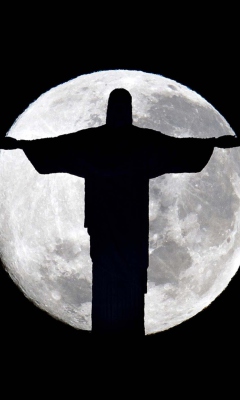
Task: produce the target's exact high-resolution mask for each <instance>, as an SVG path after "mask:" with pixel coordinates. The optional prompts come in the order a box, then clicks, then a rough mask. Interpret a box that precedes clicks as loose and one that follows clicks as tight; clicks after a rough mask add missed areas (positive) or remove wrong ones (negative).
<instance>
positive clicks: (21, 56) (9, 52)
mask: <svg viewBox="0 0 240 400" xmlns="http://www.w3.org/2000/svg"><path fill="white" fill-rule="evenodd" d="M193 28H194V24H193V26H192V29H193ZM192 29H191V30H190V31H189V33H187V34H186V36H185V37H184V38H181V39H178V37H177V35H176V36H175V38H174V40H172V41H171V40H168V41H166V36H164V35H163V34H162V35H160V33H158V34H157V35H156V33H153V32H152V33H151V34H150V35H149V36H148V39H146V38H145V35H144V32H141V35H140V33H139V35H138V31H136V34H133V35H132V37H131V40H130V44H129V38H128V39H126V38H123V37H122V36H121V35H118V36H117V37H114V40H115V44H114V45H112V44H111V43H110V42H108V41H104V39H103V38H101V39H100V38H99V36H98V32H96V35H95V36H94V38H92V39H91V40H88V41H87V40H86V38H85V36H82V35H81V34H80V33H79V36H78V38H79V42H78V41H76V40H75V41H74V46H73V45H72V43H71V42H72V40H71V35H70V36H68V38H66V37H65V36H64V35H62V36H59V35H57V34H55V33H53V34H52V36H51V37H50V38H49V39H46V38H45V39H44V41H43V39H42V37H41V35H37V36H34V35H35V33H36V30H37V29H36V30H34V27H32V29H31V31H30V32H28V35H27V36H24V34H23V33H22V34H21V36H20V37H19V36H18V32H16V35H15V37H14V40H13V41H9V38H8V41H7V42H5V43H4V48H3V50H2V54H1V55H2V62H1V78H2V79H1V97H2V100H3V103H2V107H1V111H2V116H1V119H0V133H1V135H2V136H4V135H5V134H6V132H7V131H8V129H9V128H10V127H11V125H12V124H13V122H14V121H15V119H16V118H17V117H18V116H19V115H20V114H21V113H22V112H23V111H24V110H25V109H26V107H27V106H28V105H29V103H31V102H33V101H34V100H36V99H37V98H38V97H39V96H40V95H41V94H42V93H44V92H46V91H47V90H49V89H50V88H52V87H54V86H56V85H58V84H60V83H63V82H65V81H67V80H70V79H72V78H75V77H77V76H79V75H81V74H85V73H91V72H95V71H99V70H109V69H132V70H141V71H144V72H150V73H154V74H161V75H164V76H165V77H168V78H171V79H174V80H176V81H178V82H179V83H181V84H184V85H186V86H188V87H190V88H191V89H193V90H195V91H196V92H198V93H199V94H200V95H202V96H203V97H204V98H205V99H206V100H207V101H208V102H210V103H211V104H212V105H213V106H214V107H215V108H216V109H217V110H218V111H219V112H220V113H221V114H222V115H223V116H224V117H225V119H226V120H227V121H228V122H229V124H230V125H231V127H232V128H233V130H234V131H235V132H238V133H240V126H239V107H238V96H237V93H238V92H239V81H238V71H239V64H238V61H237V47H236V46H237V45H236V42H237V41H236V40H234V39H233V37H234V36H233V37H232V36H231V34H229V33H228V36H227V37H224V36H223V37H221V36H220V35H218V34H216V33H214V34H212V36H211V37H210V38H208V37H206V38H203V37H200V38H198V39H197V38H195V37H194V40H193V41H192V37H191V36H192V35H193V32H194V31H193V30H192ZM218 29H219V33H220V32H221V29H222V27H221V26H219V27H218ZM32 35H33V42H32V41H30V39H29V37H32ZM106 37H108V36H106ZM153 37H154V40H153V39H152V38H153ZM239 287H240V274H239V272H238V273H237V275H236V276H235V277H234V278H233V280H232V281H231V282H230V284H229V286H228V287H227V289H226V290H225V291H224V292H223V293H222V294H221V295H220V296H219V297H218V298H217V299H216V300H215V301H214V302H213V303H212V304H211V305H210V306H209V307H208V308H207V309H205V310H204V311H202V312H201V313H199V314H198V315H196V316H195V317H193V318H191V319H190V320H188V321H186V322H184V323H182V324H180V325H179V326H177V327H174V328H172V329H170V330H168V331H165V332H162V333H159V334H156V335H151V336H148V337H145V339H144V343H142V344H137V343H135V344H134V346H133V347H135V348H137V347H138V350H139V352H142V349H144V351H145V357H146V358H145V360H147V361H146V362H148V361H149V362H150V361H151V360H152V359H153V358H151V357H154V359H156V360H159V363H160V364H161V363H165V362H167V360H169V359H172V358H173V357H174V360H175V361H176V362H177V365H178V366H179V368H182V365H181V362H180V361H179V360H181V359H183V358H184V359H185V361H186V360H187V363H188V366H189V367H190V366H191V365H192V364H191V362H192V360H193V359H194V360H195V362H197V363H198V360H200V359H201V360H204V361H205V363H206V365H208V366H209V364H210V365H212V364H214V365H217V363H218V360H219V362H220V363H221V360H222V358H223V357H230V356H231V357H233V356H234V355H237V354H238V355H239V349H238V337H239V333H240V332H239ZM0 298H1V340H2V343H3V345H4V347H5V348H7V349H8V351H10V353H11V357H12V359H13V360H14V359H16V358H18V359H23V358H24V359H26V360H33V359H34V360H37V359H38V358H39V357H43V358H45V359H47V360H48V362H50V364H51V363H52V364H54V363H56V358H55V354H58V357H60V359H62V360H66V359H67V360H68V361H69V360H73V359H74V360H76V359H77V360H80V359H81V360H83V358H82V357H83V354H84V352H85V351H86V350H87V352H88V353H89V354H90V353H91V357H92V358H91V360H92V362H93V363H94V361H96V360H97V359H98V360H99V358H97V356H96V354H97V353H98V354H99V352H100V353H102V354H105V355H106V354H110V353H111V354H115V353H116V348H119V347H121V346H122V347H123V346H124V349H125V350H124V351H125V353H124V351H123V354H126V353H127V354H128V355H130V358H131V354H132V353H131V351H132V350H131V351H130V352H129V347H128V345H127V344H123V343H121V341H118V342H116V343H114V344H113V343H110V342H107V343H106V342H103V343H101V344H100V345H98V344H96V343H93V340H92V337H91V334H90V333H88V332H81V331H77V330H75V329H74V328H71V327H70V326H67V325H65V324H64V323H62V322H59V321H57V320H55V319H54V318H52V317H51V316H49V315H48V314H46V313H45V312H43V311H41V310H40V309H38V308H37V307H36V306H34V305H33V304H32V303H31V302H30V301H29V300H27V299H26V298H25V297H24V295H23V294H22V293H21V292H20V290H19V289H18V288H17V286H16V285H15V284H14V283H13V281H12V280H11V279H10V278H9V276H8V275H7V273H6V272H5V271H4V270H3V268H0ZM110 347H111V349H110V350H109V348H110ZM133 347H131V349H132V348H133ZM126 349H128V350H126ZM136 351H137V350H136ZM10 353H9V354H10ZM86 359H87V358H86ZM86 359H85V358H84V360H86ZM160 360H161V361H160ZM96 362H97V361H96ZM29 364H30V365H31V364H32V363H31V362H30V361H29ZM33 364H34V362H33ZM80 364H81V362H80Z"/></svg>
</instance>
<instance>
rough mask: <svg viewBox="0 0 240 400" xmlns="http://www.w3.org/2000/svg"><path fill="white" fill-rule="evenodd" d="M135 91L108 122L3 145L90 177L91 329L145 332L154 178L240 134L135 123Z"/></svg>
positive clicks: (114, 104) (195, 168)
mask: <svg viewBox="0 0 240 400" xmlns="http://www.w3.org/2000/svg"><path fill="white" fill-rule="evenodd" d="M131 99H132V98H131V95H130V93H129V92H128V91H126V90H124V89H115V90H114V91H113V92H112V93H111V94H110V97H109V102H108V109H107V117H106V124H105V125H103V126H99V127H97V128H90V129H86V130H82V131H79V132H75V133H71V134H67V135H62V136H58V137H56V138H49V139H37V140H33V141H27V140H19V141H18V140H15V139H12V138H9V137H7V138H4V139H2V140H1V142H0V148H3V149H15V148H20V149H23V150H24V152H25V154H26V156H27V157H28V159H29V160H30V161H31V162H32V164H33V166H34V167H35V169H36V170H37V171H38V172H39V173H40V174H49V173H57V172H66V173H69V174H72V175H77V176H80V177H83V178H85V227H87V229H88V233H89V235H90V255H91V258H92V263H93V299H92V330H93V333H96V334H101V333H103V334H118V333H119V334H121V335H125V334H126V335H132V334H133V335H135V336H136V335H137V336H143V335H144V294H145V293H146V291H147V268H148V232H149V220H148V203H149V179H150V178H154V177H157V176H160V175H163V174H166V173H181V172H199V171H201V170H202V169H203V168H204V167H205V166H206V164H207V163H208V161H209V159H210V157H211V155H212V152H213V149H214V147H222V148H227V147H236V146H239V145H240V141H239V138H236V137H233V136H225V137H221V138H218V139H214V138H213V139H193V138H173V137H170V136H167V135H164V134H162V133H160V132H156V131H153V130H150V129H142V128H138V127H136V126H133V125H132V104H131Z"/></svg>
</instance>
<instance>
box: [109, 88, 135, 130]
mask: <svg viewBox="0 0 240 400" xmlns="http://www.w3.org/2000/svg"><path fill="white" fill-rule="evenodd" d="M106 124H107V125H109V126H112V127H114V128H119V127H124V126H127V125H132V96H131V95H130V93H129V92H128V91H127V90H125V89H114V90H113V91H112V92H111V93H110V96H109V99H108V107H107V117H106Z"/></svg>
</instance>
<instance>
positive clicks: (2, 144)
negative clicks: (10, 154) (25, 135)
mask: <svg viewBox="0 0 240 400" xmlns="http://www.w3.org/2000/svg"><path fill="white" fill-rule="evenodd" d="M17 148H18V146H17V140H16V139H13V138H11V137H10V136H7V137H4V138H0V149H3V150H14V149H17Z"/></svg>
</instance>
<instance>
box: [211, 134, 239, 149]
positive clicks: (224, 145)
mask: <svg viewBox="0 0 240 400" xmlns="http://www.w3.org/2000/svg"><path fill="white" fill-rule="evenodd" d="M238 146H240V137H239V136H237V135H236V136H221V137H219V138H216V139H214V147H219V148H221V149H230V148H232V147H238Z"/></svg>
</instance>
